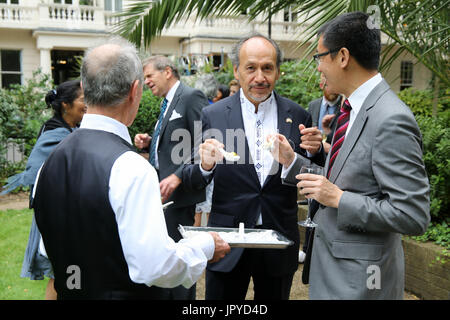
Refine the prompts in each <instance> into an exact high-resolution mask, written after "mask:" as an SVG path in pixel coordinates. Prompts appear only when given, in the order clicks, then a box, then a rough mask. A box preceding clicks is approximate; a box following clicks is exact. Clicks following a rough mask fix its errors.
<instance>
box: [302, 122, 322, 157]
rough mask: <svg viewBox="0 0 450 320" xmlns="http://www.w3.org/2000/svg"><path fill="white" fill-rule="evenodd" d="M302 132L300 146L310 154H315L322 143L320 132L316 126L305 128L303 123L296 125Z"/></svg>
mask: <svg viewBox="0 0 450 320" xmlns="http://www.w3.org/2000/svg"><path fill="white" fill-rule="evenodd" d="M298 129H299V130H300V133H301V134H302V137H301V139H302V143H301V144H300V147H301V148H303V149H305V150H306V151H308V152H309V153H310V154H316V153H317V152H318V151H319V150H320V147H321V145H322V133H321V132H320V130H319V129H317V127H311V128H306V127H305V126H304V125H303V124H301V125H299V126H298Z"/></svg>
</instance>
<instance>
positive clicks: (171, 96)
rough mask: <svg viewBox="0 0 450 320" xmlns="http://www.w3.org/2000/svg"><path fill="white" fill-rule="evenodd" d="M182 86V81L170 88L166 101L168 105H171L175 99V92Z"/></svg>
mask: <svg viewBox="0 0 450 320" xmlns="http://www.w3.org/2000/svg"><path fill="white" fill-rule="evenodd" d="M179 86H180V80H177V82H175V84H174V85H173V86H172V88H170V90H169V92H167V95H166V97H165V98H166V99H167V104H170V103H171V102H172V100H173V97H174V96H175V92H176V91H177V89H178V87H179Z"/></svg>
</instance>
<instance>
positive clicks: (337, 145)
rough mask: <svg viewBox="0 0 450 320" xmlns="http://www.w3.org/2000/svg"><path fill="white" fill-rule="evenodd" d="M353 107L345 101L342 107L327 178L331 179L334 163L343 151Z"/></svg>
mask: <svg viewBox="0 0 450 320" xmlns="http://www.w3.org/2000/svg"><path fill="white" fill-rule="evenodd" d="M351 110H352V107H351V106H350V102H348V100H347V99H345V101H344V104H343V105H342V107H341V115H340V116H339V118H338V121H337V126H336V131H335V132H334V136H333V146H332V147H331V152H330V161H329V164H328V173H327V178H329V177H330V174H331V169H332V168H333V163H334V161H335V160H336V157H337V155H338V154H339V150H340V149H341V146H342V144H343V143H344V139H345V132H346V131H347V127H348V122H349V120H350V111H351Z"/></svg>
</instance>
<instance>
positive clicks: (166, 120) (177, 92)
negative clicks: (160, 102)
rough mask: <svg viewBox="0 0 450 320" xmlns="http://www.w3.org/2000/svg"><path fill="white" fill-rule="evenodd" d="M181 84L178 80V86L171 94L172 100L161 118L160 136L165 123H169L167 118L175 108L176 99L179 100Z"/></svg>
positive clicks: (164, 128)
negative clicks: (172, 94) (173, 93)
mask: <svg viewBox="0 0 450 320" xmlns="http://www.w3.org/2000/svg"><path fill="white" fill-rule="evenodd" d="M183 89H184V87H183V84H182V83H181V82H180V85H179V86H178V88H177V90H176V91H175V95H174V96H173V99H172V101H171V102H170V106H169V109H168V110H167V112H166V115H165V116H164V118H163V121H162V124H161V130H160V134H159V136H160V137H162V136H163V134H164V131H165V130H166V127H167V124H168V123H169V119H170V117H171V116H172V112H173V110H175V107H176V106H177V103H178V101H179V100H180V96H181V94H182V93H183Z"/></svg>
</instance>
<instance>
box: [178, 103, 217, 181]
mask: <svg viewBox="0 0 450 320" xmlns="http://www.w3.org/2000/svg"><path fill="white" fill-rule="evenodd" d="M206 111H207V110H205V109H204V110H202V114H201V122H202V133H203V132H205V131H206V130H208V129H209V128H210V122H209V118H208V113H207V112H206ZM195 139H196V142H195V147H194V150H193V152H192V158H191V163H186V164H185V165H184V166H183V167H182V170H181V179H182V181H183V185H184V187H185V188H187V189H190V190H201V189H204V188H206V186H207V185H208V184H209V183H210V182H211V180H212V178H213V176H214V173H213V174H212V175H210V176H208V177H204V176H203V174H202V172H201V171H200V156H199V155H198V147H199V146H200V143H201V142H202V136H199V137H196V138H195Z"/></svg>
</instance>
